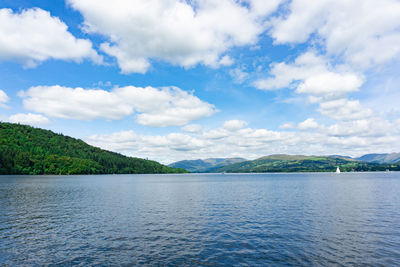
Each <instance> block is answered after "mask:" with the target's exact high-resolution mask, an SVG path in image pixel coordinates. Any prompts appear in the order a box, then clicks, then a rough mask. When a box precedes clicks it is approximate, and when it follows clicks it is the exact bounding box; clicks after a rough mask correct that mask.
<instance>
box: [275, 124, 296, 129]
mask: <svg viewBox="0 0 400 267" xmlns="http://www.w3.org/2000/svg"><path fill="white" fill-rule="evenodd" d="M295 127H296V126H295V125H294V123H293V122H285V123H283V124H282V125H280V126H279V128H280V129H282V130H286V129H293V128H295Z"/></svg>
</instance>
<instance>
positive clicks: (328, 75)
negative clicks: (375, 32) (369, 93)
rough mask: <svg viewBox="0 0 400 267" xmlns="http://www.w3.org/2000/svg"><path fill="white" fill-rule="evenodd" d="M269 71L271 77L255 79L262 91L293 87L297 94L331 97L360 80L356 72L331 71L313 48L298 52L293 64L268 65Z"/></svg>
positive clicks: (351, 88)
mask: <svg viewBox="0 0 400 267" xmlns="http://www.w3.org/2000/svg"><path fill="white" fill-rule="evenodd" d="M270 74H271V75H272V77H271V78H268V79H262V80H258V81H256V82H255V84H254V85H255V86H256V87H257V88H258V89H262V90H276V89H280V88H285V87H294V88H296V92H298V93H306V94H311V95H316V96H324V97H330V98H332V97H337V96H341V95H344V94H346V93H350V92H354V91H357V90H358V89H359V87H360V86H361V85H362V83H363V78H362V77H360V75H357V74H355V73H350V72H348V71H341V72H340V71H338V70H335V69H334V68H333V67H332V66H330V64H329V63H328V62H327V61H326V59H325V58H324V57H322V56H318V55H316V54H315V53H314V52H313V51H309V52H306V53H304V54H302V55H300V56H299V57H297V58H296V59H295V60H294V62H293V63H285V62H281V63H274V64H272V65H271V70H270Z"/></svg>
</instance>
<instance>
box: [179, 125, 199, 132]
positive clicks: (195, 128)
mask: <svg viewBox="0 0 400 267" xmlns="http://www.w3.org/2000/svg"><path fill="white" fill-rule="evenodd" d="M181 130H182V131H184V132H188V133H199V132H201V130H203V126H201V125H200V124H188V125H185V126H183V127H182V128H181Z"/></svg>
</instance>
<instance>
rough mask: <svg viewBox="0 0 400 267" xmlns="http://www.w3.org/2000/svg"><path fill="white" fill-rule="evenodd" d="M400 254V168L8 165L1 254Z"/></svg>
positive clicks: (0, 184)
mask: <svg viewBox="0 0 400 267" xmlns="http://www.w3.org/2000/svg"><path fill="white" fill-rule="evenodd" d="M18 265H28V266H30V265H35V266H37V265H62V266H70V265H81V266H92V265H96V266H104V265H108V266H109V265H128V266H129V265H156V266H157V265H167V266H175V265H180V266H199V265H201V266H354V265H356V266H400V173H398V172H390V173H385V172H376V173H341V174H334V175H333V176H332V175H331V174H330V173H303V174H180V175H91V176H85V175H83V176H0V266H18Z"/></svg>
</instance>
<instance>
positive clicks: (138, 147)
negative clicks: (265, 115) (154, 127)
mask: <svg viewBox="0 0 400 267" xmlns="http://www.w3.org/2000/svg"><path fill="white" fill-rule="evenodd" d="M230 124H233V123H232V121H227V122H225V123H223V125H222V126H221V127H219V128H216V129H208V130H204V131H198V132H195V133H193V134H189V133H169V134H165V135H143V134H138V133H136V132H134V131H122V132H115V133H113V134H108V135H92V136H89V137H87V138H86V139H85V140H86V141H87V142H88V143H90V144H92V145H95V146H99V147H102V148H105V149H109V150H112V151H117V152H120V153H124V154H127V155H133V156H138V157H148V158H151V159H155V160H158V161H161V162H164V163H170V162H173V161H177V160H183V159H197V158H208V157H235V156H237V157H245V158H248V159H254V158H257V157H261V156H265V155H269V154H275V153H290V154H307V155H329V154H342V155H352V156H358V155H362V154H364V153H368V152H369V151H372V150H373V151H375V152H392V151H398V150H399V149H400V145H399V143H398V142H396V140H399V138H400V135H399V134H400V127H399V122H397V121H393V122H389V121H385V120H379V119H378V118H374V119H373V120H359V121H356V122H354V121H353V122H346V123H340V124H333V125H330V126H324V125H318V124H317V123H316V122H315V121H314V120H313V119H311V118H310V119H307V120H306V121H304V122H302V123H300V124H299V125H298V127H299V128H300V129H301V130H302V131H300V132H286V131H271V130H268V129H254V128H246V126H245V123H244V124H242V125H243V127H239V124H236V125H237V127H234V128H235V129H233V128H230V129H229V130H228V129H226V126H227V125H230ZM388 147H390V151H388Z"/></svg>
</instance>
